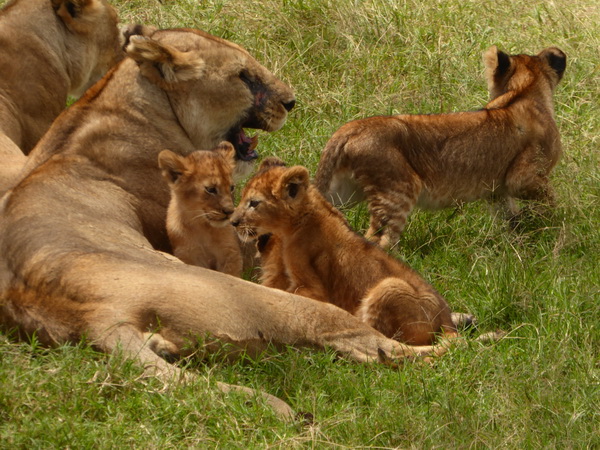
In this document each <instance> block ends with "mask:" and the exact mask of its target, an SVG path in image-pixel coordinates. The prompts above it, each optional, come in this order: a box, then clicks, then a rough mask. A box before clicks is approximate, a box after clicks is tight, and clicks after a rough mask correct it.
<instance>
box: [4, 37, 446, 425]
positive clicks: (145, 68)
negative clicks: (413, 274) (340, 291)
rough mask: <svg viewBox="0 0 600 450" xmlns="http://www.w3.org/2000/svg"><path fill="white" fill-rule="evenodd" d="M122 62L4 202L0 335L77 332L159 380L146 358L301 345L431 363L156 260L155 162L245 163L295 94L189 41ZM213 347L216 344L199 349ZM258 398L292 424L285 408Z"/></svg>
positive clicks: (231, 51) (292, 303)
mask: <svg viewBox="0 0 600 450" xmlns="http://www.w3.org/2000/svg"><path fill="white" fill-rule="evenodd" d="M127 52H128V54H129V55H130V57H129V58H126V59H125V60H124V61H122V62H121V63H120V64H118V65H117V66H116V67H115V68H113V69H112V70H111V71H109V73H108V74H107V75H106V76H105V77H104V78H103V80H101V81H100V82H99V83H97V84H96V85H94V86H93V87H92V88H91V89H89V90H88V91H87V92H86V94H85V95H84V96H83V97H82V98H81V99H80V100H79V101H78V102H76V103H75V104H74V105H73V106H71V107H70V108H69V109H68V110H66V111H65V112H63V113H62V114H61V115H60V116H59V117H58V119H57V120H56V121H55V122H54V123H53V125H52V127H51V128H50V130H49V131H48V133H46V134H45V135H44V137H43V138H42V139H41V141H40V142H39V143H38V145H37V146H36V148H35V149H34V150H33V151H32V153H31V154H30V156H29V158H28V161H27V163H26V167H25V169H24V172H25V173H24V178H23V180H22V181H21V182H20V183H19V184H17V185H16V186H15V187H14V188H13V189H12V190H11V191H10V192H9V193H8V194H7V195H5V196H4V197H3V199H2V201H1V202H0V328H2V329H3V330H8V331H15V330H16V331H17V333H16V334H18V335H20V336H31V335H33V334H35V335H36V338H37V339H38V340H39V342H40V343H42V344H45V345H60V344H64V343H68V342H77V341H78V340H79V339H81V338H82V337H83V336H85V337H87V339H88V340H89V342H91V343H93V344H94V345H95V346H96V347H97V348H98V349H100V350H102V351H105V352H114V351H120V352H122V353H123V354H124V355H126V356H128V357H131V358H134V359H136V360H137V361H138V362H140V363H141V364H143V365H144V367H145V368H146V373H148V374H155V375H157V376H160V377H162V378H164V379H165V380H169V381H173V380H174V379H177V378H178V377H181V376H182V372H181V370H180V369H179V368H177V367H176V366H174V365H172V364H169V363H168V362H167V361H165V360H164V359H163V358H161V357H160V356H159V355H158V354H157V353H156V352H155V351H153V350H152V347H160V348H162V349H165V350H166V351H167V352H171V353H174V356H175V357H177V356H178V355H181V354H183V353H192V352H195V351H199V354H201V353H202V352H200V350H204V351H205V352H209V351H215V350H216V349H217V348H219V347H220V349H221V350H223V349H226V350H228V351H230V352H232V353H235V352H239V351H242V350H245V351H248V352H249V353H250V354H260V352H262V351H264V350H265V349H267V348H268V346H269V345H281V346H287V345H295V346H309V347H313V348H332V349H335V350H336V351H338V352H339V353H341V354H343V355H347V356H348V357H350V358H352V359H354V360H357V361H363V362H369V361H386V362H387V361H388V360H390V359H392V358H402V357H405V356H416V355H428V354H436V353H438V352H439V351H440V350H439V349H438V348H437V347H431V346H423V347H419V346H407V345H403V344H401V343H398V342H396V341H394V340H392V339H388V338H386V337H385V336H384V335H382V334H381V333H379V332H377V331H376V330H374V329H373V328H371V327H369V326H367V325H366V324H364V323H362V322H361V321H359V320H358V319H357V318H356V317H354V316H352V315H351V314H349V313H347V312H346V311H343V310H341V309H339V308H337V307H335V306H334V305H331V304H327V303H323V302H318V301H315V300H311V299H308V298H305V297H300V296H294V295H292V294H289V293H286V292H282V291H278V290H274V289H269V288H266V287H263V286H259V285H257V284H254V283H250V282H247V281H244V280H241V279H238V278H234V277H231V276H228V275H225V274H222V273H219V272H216V271H212V270H207V269H204V268H200V267H195V266H191V265H186V264H183V263H181V261H179V260H178V259H176V258H174V257H172V256H170V255H167V254H165V253H163V252H161V251H160V250H165V251H168V250H170V246H169V240H168V237H167V234H166V231H165V220H166V210H167V206H168V203H169V199H170V194H169V189H168V187H167V186H166V184H165V183H164V181H163V180H162V176H161V174H160V171H159V170H157V168H156V161H157V158H158V154H159V153H160V151H162V150H163V149H165V148H169V149H171V151H173V152H175V153H177V154H179V155H187V154H189V153H192V152H193V151H195V150H196V149H199V148H214V147H215V146H217V145H218V144H219V142H221V141H223V140H228V141H230V142H231V143H232V144H233V145H234V146H235V147H236V151H238V153H239V152H240V151H245V149H246V147H245V146H244V145H242V144H244V143H247V142H246V141H247V139H245V138H244V136H243V135H242V127H244V126H246V127H254V128H261V129H263V130H265V131H276V130H277V129H279V128H280V127H281V126H283V124H284V122H285V120H286V118H287V112H288V110H290V109H291V108H292V106H293V104H294V95H293V92H292V91H291V89H290V88H289V87H288V86H286V85H285V84H284V83H282V82H281V81H280V80H279V79H277V78H276V77H275V76H274V75H273V74H272V73H271V72H269V71H268V70H267V69H266V68H265V67H263V66H262V65H260V64H259V63H258V62H257V61H256V60H255V59H254V58H252V56H250V55H249V54H248V52H247V51H245V50H244V49H243V48H241V47H239V46H237V45H235V44H233V43H231V42H229V41H226V40H223V39H219V38H218V37H214V36H211V35H209V34H207V33H204V32H201V31H199V30H190V29H179V30H159V31H156V32H155V33H153V34H152V35H151V36H150V37H145V38H144V37H139V36H132V37H131V40H130V44H129V45H128V47H127ZM241 75H243V76H241ZM167 77H168V79H167ZM179 77H181V78H179ZM107 130H109V132H108V131H107ZM148 333H150V334H151V335H152V336H156V339H149V338H148ZM207 336H209V337H210V343H211V345H205V346H202V347H200V348H198V346H197V342H198V339H199V338H205V337H207ZM157 342H158V343H160V345H154V344H156V343H157ZM224 343H225V344H229V345H226V346H223V345H222V344H224ZM171 344H172V345H171ZM194 354H196V353H194ZM219 387H220V388H221V389H222V390H225V391H227V390H231V389H238V388H235V387H234V388H232V387H231V386H228V385H224V384H220V385H219ZM241 389H243V388H241ZM257 394H258V395H261V396H263V397H264V398H265V400H266V401H267V402H268V403H269V404H271V405H272V406H273V407H274V408H275V409H276V410H277V412H279V413H280V414H281V415H282V416H286V417H289V416H290V414H291V409H290V408H289V406H288V405H287V404H285V402H283V401H281V400H279V399H276V398H274V397H272V396H269V395H268V394H264V393H261V392H258V393H257Z"/></svg>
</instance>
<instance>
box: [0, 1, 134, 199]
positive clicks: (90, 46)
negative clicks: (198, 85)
mask: <svg viewBox="0 0 600 450" xmlns="http://www.w3.org/2000/svg"><path fill="white" fill-rule="evenodd" d="M117 23H118V18H117V14H116V12H115V10H114V9H113V7H112V6H110V5H109V4H108V3H107V2H106V1H105V0H13V1H11V2H9V3H8V4H7V5H6V6H5V7H4V8H3V9H2V10H1V11H0V161H1V164H0V166H1V167H0V195H1V194H2V193H3V192H4V191H6V189H8V188H9V187H10V186H12V184H13V180H15V179H16V177H17V175H18V173H19V171H20V170H21V168H22V167H23V165H24V164H25V161H26V158H25V156H24V155H26V154H28V153H29V152H30V151H31V149H32V148H33V146H34V145H35V144H36V143H37V142H38V141H39V139H40V138H41V137H42V135H43V134H44V133H45V132H46V130H47V129H48V128H49V127H50V124H51V123H52V121H53V120H54V119H55V118H56V117H57V116H58V115H59V114H60V112H61V111H62V110H63V109H64V107H65V104H66V101H67V96H68V95H72V96H75V97H78V96H80V95H81V94H82V93H83V92H84V91H85V90H86V89H87V88H88V87H89V86H91V85H92V84H93V83H95V82H96V81H98V80H99V79H100V77H101V76H102V75H104V74H105V73H106V71H107V70H108V69H109V68H110V67H111V66H112V65H114V64H116V63H117V62H118V61H119V60H121V59H122V58H123V57H124V56H125V54H124V52H123V48H122V46H123V44H124V40H123V39H124V37H123V36H122V35H121V33H120V32H119V28H118V26H117Z"/></svg>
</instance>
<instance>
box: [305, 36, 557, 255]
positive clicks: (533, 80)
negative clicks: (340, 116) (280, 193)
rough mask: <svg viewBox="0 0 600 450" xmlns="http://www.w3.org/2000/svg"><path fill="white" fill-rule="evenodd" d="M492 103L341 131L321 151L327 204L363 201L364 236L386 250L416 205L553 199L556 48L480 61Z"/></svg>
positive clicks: (375, 120) (374, 120) (355, 124)
mask: <svg viewBox="0 0 600 450" xmlns="http://www.w3.org/2000/svg"><path fill="white" fill-rule="evenodd" d="M483 59H484V64H485V68H486V77H487V83H488V89H489V92H490V96H491V101H490V102H489V103H488V104H487V105H486V106H485V107H484V108H483V109H481V110H479V111H473V112H461V113H452V114H433V115H398V116H389V117H371V118H367V119H362V120H356V121H352V122H349V123H347V124H346V125H344V126H342V127H341V128H340V129H339V130H338V131H336V132H335V133H334V135H333V136H332V137H331V139H330V140H329V142H327V144H326V145H325V148H324V150H323V153H322V155H321V160H320V162H319V166H318V169H317V173H316V177H315V184H316V186H317V188H318V189H319V191H320V192H322V193H323V194H324V195H325V196H326V197H327V198H328V199H329V200H331V201H332V202H334V203H335V204H337V205H339V204H341V203H346V202H352V201H360V200H362V199H363V198H365V197H366V200H367V202H368V204H369V212H370V214H371V223H370V226H369V230H368V231H367V236H368V237H370V238H371V239H373V240H374V241H376V242H378V243H379V244H380V245H381V246H383V247H389V246H390V245H392V244H393V243H394V242H395V241H396V239H397V238H398V235H399V234H400V233H401V232H402V230H403V228H404V225H405V223H406V218H407V216H408V215H409V214H410V212H411V210H412V209H413V208H414V207H415V206H419V207H421V208H426V209H435V208H444V207H448V206H451V205H453V204H455V203H456V202H470V201H473V200H477V199H481V198H487V199H492V198H501V199H504V200H505V201H506V203H507V206H508V209H509V212H510V213H511V214H513V215H514V214H515V213H516V212H517V209H516V205H515V204H514V200H513V198H519V199H531V200H540V201H544V202H548V203H552V202H553V201H554V194H553V191H552V189H551V187H550V185H549V183H548V176H549V174H550V171H551V170H552V168H553V167H554V166H555V165H556V163H557V161H558V159H559V157H560V155H561V151H562V150H561V144H560V135H559V132H558V129H557V127H556V123H555V122H554V108H553V105H552V93H553V91H554V88H555V87H556V85H557V84H558V82H559V81H560V79H561V78H562V76H563V73H564V71H565V66H566V56H565V54H564V53H563V52H562V51H560V50H559V49H558V48H556V47H550V48H547V49H545V50H543V51H541V52H540V53H539V54H538V55H536V56H529V55H507V54H506V53H503V52H501V51H499V50H498V49H497V48H496V47H495V46H494V47H491V48H490V49H488V50H487V51H486V52H485V53H484V55H483Z"/></svg>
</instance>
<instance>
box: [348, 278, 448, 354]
mask: <svg viewBox="0 0 600 450" xmlns="http://www.w3.org/2000/svg"><path fill="white" fill-rule="evenodd" d="M356 315H357V317H358V318H359V319H360V320H362V321H363V322H365V323H367V324H368V325H370V326H372V327H373V328H375V329H376V330H378V331H379V332H381V333H382V334H384V335H385V336H387V337H390V338H393V339H395V340H397V341H399V342H403V343H406V344H410V345H431V344H433V342H434V341H435V339H436V335H438V334H440V333H444V335H445V336H446V337H455V336H457V335H458V334H457V332H456V327H455V325H454V323H453V321H452V316H451V313H450V308H449V306H448V304H447V303H446V301H445V300H444V299H443V298H442V297H441V296H440V295H439V294H437V292H435V291H434V290H433V289H423V288H419V287H418V286H417V287H415V286H413V285H411V284H409V283H407V282H406V281H404V280H402V279H400V278H386V279H384V280H383V281H381V282H380V283H379V284H378V285H377V286H375V287H374V288H373V289H371V290H370V291H369V292H368V293H367V295H366V297H365V298H364V299H362V301H361V306H360V307H359V309H358V311H357V313H356Z"/></svg>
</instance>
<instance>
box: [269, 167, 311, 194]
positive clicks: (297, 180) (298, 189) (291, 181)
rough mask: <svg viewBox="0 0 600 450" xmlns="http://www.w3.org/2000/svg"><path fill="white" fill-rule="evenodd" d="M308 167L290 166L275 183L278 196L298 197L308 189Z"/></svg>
mask: <svg viewBox="0 0 600 450" xmlns="http://www.w3.org/2000/svg"><path fill="white" fill-rule="evenodd" d="M308 178H309V174H308V169H307V168H306V167H302V166H294V167H290V168H289V169H288V170H286V171H285V172H284V174H283V175H282V176H281V178H280V179H279V182H278V183H277V193H278V194H279V196H280V198H290V199H298V198H300V197H302V196H303V194H304V193H305V192H306V189H308Z"/></svg>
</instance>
